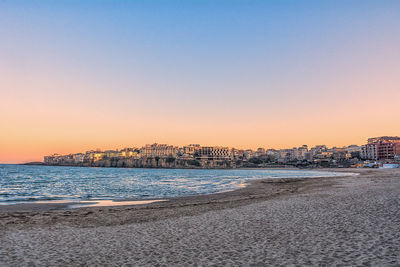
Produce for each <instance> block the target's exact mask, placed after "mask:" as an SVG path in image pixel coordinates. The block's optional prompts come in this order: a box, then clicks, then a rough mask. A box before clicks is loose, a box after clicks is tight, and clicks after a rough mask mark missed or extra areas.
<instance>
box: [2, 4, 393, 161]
mask: <svg viewBox="0 0 400 267" xmlns="http://www.w3.org/2000/svg"><path fill="white" fill-rule="evenodd" d="M380 135H400V1H384V0H383V1H378V0H376V1H367V0H360V1H351V0H343V1H340V0H335V1H320V0H317V1H299V0H291V1H289V0H287V1H285V0H277V1H266V0H265V1H252V0H246V1H244V0H243V1H236V0H213V1H206V0H203V1H202V0H197V1H195V0H193V1H190V0H185V1H183V0H181V1H177V0H159V1H152V0H142V1H111V0H109V1H82V0H79V1H78V0H76V1H74V0H65V1H63V0H57V1H45V0H40V1H34V0H30V1H18V0H8V1H6V0H0V162H3V163H10V162H26V161H34V160H42V157H43V155H46V154H51V153H54V152H57V153H72V152H83V151H86V150H90V149H95V148H102V149H112V148H122V147H127V146H141V145H144V144H146V143H154V142H158V143H169V144H175V145H185V144H189V143H200V144H203V145H226V146H234V147H237V148H257V147H265V148H271V147H274V148H286V147H288V148H290V147H293V146H300V145H302V144H308V145H315V144H326V145H328V146H343V145H350V144H362V143H364V142H365V140H366V138H368V137H374V136H380Z"/></svg>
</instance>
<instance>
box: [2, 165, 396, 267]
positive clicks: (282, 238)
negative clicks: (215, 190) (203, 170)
mask: <svg viewBox="0 0 400 267" xmlns="http://www.w3.org/2000/svg"><path fill="white" fill-rule="evenodd" d="M329 171H343V172H353V173H354V172H357V173H359V174H360V175H357V176H345V177H335V178H312V179H290V180H289V179H279V180H258V181H254V182H252V183H251V184H249V185H248V186H247V187H245V188H241V189H238V190H235V191H231V192H225V193H219V194H212V195H202V196H193V197H184V198H175V199H169V200H168V201H166V202H156V203H151V204H144V205H135V206H118V207H88V208H78V209H69V208H67V207H68V205H69V204H65V203H56V204H37V205H22V204H21V205H10V206H0V244H1V246H0V265H1V266H16V265H17V266H28V265H29V266H32V265H38V266H54V265H56V266H57V265H61V266H65V265H72V266H76V265H104V266H120V265H124V264H126V265H135V266H154V265H158V266H188V265H196V266H197V265H203V266H205V265H206V266H208V265H218V266H220V265H245V266H263V265H274V266H276V265H323V266H326V265H346V266H348V265H352V266H357V265H379V266H399V264H400V245H399V244H400V169H388V170H382V169H379V170H378V169H339V170H332V169H329Z"/></svg>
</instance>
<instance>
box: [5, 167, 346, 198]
mask: <svg viewBox="0 0 400 267" xmlns="http://www.w3.org/2000/svg"><path fill="white" fill-rule="evenodd" d="M338 175H343V173H332V172H318V171H302V170H199V169H119V168H78V167H52V166H24V165H1V168H0V205H2V204H3V205H4V204H13V203H23V202H38V201H69V202H72V201H78V202H81V201H86V202H91V201H95V202H96V203H97V202H99V201H98V200H109V201H110V200H118V199H119V200H121V199H140V200H146V199H165V198H170V197H178V196H188V195H196V194H209V193H216V192H223V191H229V190H233V189H236V188H238V187H243V186H245V184H246V183H247V182H248V181H250V180H254V179H273V178H303V177H321V176H332V177H333V176H338Z"/></svg>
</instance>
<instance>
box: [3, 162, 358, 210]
mask: <svg viewBox="0 0 400 267" xmlns="http://www.w3.org/2000/svg"><path fill="white" fill-rule="evenodd" d="M45 166H46V165H45ZM48 166H50V165H48ZM57 167H65V166H57ZM76 167H81V166H76ZM88 168H111V167H88ZM145 169H152V168H145ZM232 170H285V171H306V172H314V171H315V172H318V171H319V172H323V173H327V174H328V173H345V174H344V175H337V176H324V175H321V176H314V177H300V178H289V177H282V178H264V179H255V180H249V181H246V182H245V183H243V184H241V186H238V187H235V188H231V189H228V190H226V191H220V192H214V193H204V194H201V193H200V194H195V195H187V196H175V197H163V198H157V197H155V198H129V197H128V198H116V199H93V200H92V199H88V200H68V199H65V200H62V199H61V200H41V201H32V202H28V201H21V202H19V203H18V202H17V203H0V213H1V212H4V211H5V212H9V211H11V212H12V211H17V212H18V211H24V212H25V211H31V210H32V211H41V210H43V211H44V210H59V209H77V208H90V207H93V206H98V207H105V206H109V207H120V206H131V205H145V204H150V203H151V202H166V201H170V200H178V201H179V199H181V198H196V197H201V196H203V197H206V196H210V195H215V194H221V193H229V192H232V191H236V190H240V189H243V188H246V187H248V186H250V185H251V184H252V183H254V182H257V181H264V180H265V181H264V183H275V182H277V183H280V182H279V181H281V180H290V182H296V181H300V180H303V179H317V178H336V177H343V176H351V175H354V174H358V173H356V172H350V171H345V172H344V171H343V172H342V171H332V170H329V169H323V170H302V169H298V168H294V169H287V168H279V169H278V168H276V169H275V168H272V169H271V168H239V169H232ZM271 180H273V181H271ZM288 182H289V181H288ZM100 202H106V203H105V204H104V205H101V204H100V205H98V203H100ZM113 202H114V203H115V204H114V205H113ZM133 202H137V203H136V204H135V203H133ZM141 202H148V203H141Z"/></svg>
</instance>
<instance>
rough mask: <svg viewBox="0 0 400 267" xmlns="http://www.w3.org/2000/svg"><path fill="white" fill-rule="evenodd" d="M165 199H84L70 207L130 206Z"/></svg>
mask: <svg viewBox="0 0 400 267" xmlns="http://www.w3.org/2000/svg"><path fill="white" fill-rule="evenodd" d="M164 201H167V200H165V199H157V200H137V201H114V200H97V201H82V202H79V204H73V205H70V206H69V208H84V207H114V206H128V205H141V204H150V203H155V202H164Z"/></svg>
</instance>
